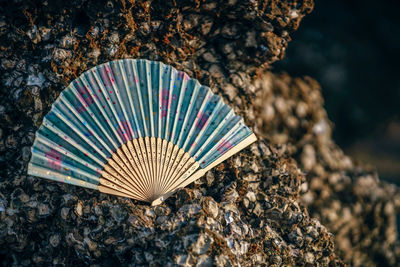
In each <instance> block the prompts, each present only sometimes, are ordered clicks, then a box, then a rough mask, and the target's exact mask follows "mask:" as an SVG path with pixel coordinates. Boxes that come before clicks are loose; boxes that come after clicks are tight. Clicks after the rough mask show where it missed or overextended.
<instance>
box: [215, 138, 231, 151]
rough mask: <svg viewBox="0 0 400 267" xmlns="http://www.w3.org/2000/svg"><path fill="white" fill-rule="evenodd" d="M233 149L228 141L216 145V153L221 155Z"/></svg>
mask: <svg viewBox="0 0 400 267" xmlns="http://www.w3.org/2000/svg"><path fill="white" fill-rule="evenodd" d="M232 147H233V144H232V143H231V142H229V141H225V140H222V142H221V143H220V144H219V145H218V147H217V151H218V152H220V153H221V154H224V153H225V152H226V151H228V150H230V149H231V148H232Z"/></svg>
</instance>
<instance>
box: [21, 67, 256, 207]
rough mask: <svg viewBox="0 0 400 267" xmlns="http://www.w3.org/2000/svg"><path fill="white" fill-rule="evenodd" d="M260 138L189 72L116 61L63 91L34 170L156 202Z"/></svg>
mask: <svg viewBox="0 0 400 267" xmlns="http://www.w3.org/2000/svg"><path fill="white" fill-rule="evenodd" d="M255 140H256V137H255V135H254V134H253V133H252V132H251V130H250V129H249V128H248V127H247V126H246V125H245V124H244V122H243V119H242V118H241V117H239V116H237V115H235V114H234V112H233V110H232V109H231V108H230V107H229V106H227V105H226V104H225V103H224V102H223V101H222V100H221V98H220V97H219V96H217V95H214V94H213V93H212V92H211V89H210V88H208V87H206V86H203V85H201V84H200V83H199V82H198V81H197V80H195V79H192V78H190V77H189V76H188V75H186V74H185V73H184V72H181V71H177V70H176V69H174V68H173V67H171V66H168V65H165V64H163V63H161V62H155V61H148V60H142V59H138V60H133V59H124V60H116V61H111V62H108V63H105V64H102V65H99V66H97V67H94V68H92V69H91V70H89V71H87V72H85V73H83V74H82V75H81V76H80V77H79V78H77V79H76V80H74V81H73V82H72V83H71V84H70V85H69V86H68V87H67V88H66V89H65V90H64V91H63V92H61V94H60V96H59V97H58V99H57V100H56V101H55V103H53V106H52V108H51V110H50V112H49V113H48V114H47V115H46V116H45V118H44V120H43V123H42V125H41V127H40V128H39V130H38V131H37V133H36V136H35V141H34V144H33V146H32V149H31V150H32V157H31V159H30V162H29V167H28V174H30V175H35V176H38V177H42V178H47V179H51V180H56V181H59V182H65V183H68V184H73V185H78V186H83V187H87V188H92V189H95V190H99V191H101V192H104V193H109V194H114V195H118V196H124V197H130V198H134V199H137V200H141V201H147V202H152V204H153V205H157V204H160V203H161V202H162V201H163V200H165V199H166V198H167V197H168V196H170V195H171V194H172V193H173V192H175V191H176V190H177V189H178V188H182V187H185V186H186V185H188V184H189V183H191V182H193V181H195V180H196V179H198V178H200V177H201V176H202V175H204V174H205V172H206V171H208V170H209V169H211V168H213V167H214V166H216V165H217V164H219V163H220V162H222V161H223V160H225V159H227V158H228V157H230V156H232V155H233V154H235V153H237V152H238V151H240V150H241V149H243V148H245V147H246V146H248V145H250V144H251V143H252V142H254V141H255Z"/></svg>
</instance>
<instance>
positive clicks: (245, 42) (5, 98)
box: [0, 0, 398, 266]
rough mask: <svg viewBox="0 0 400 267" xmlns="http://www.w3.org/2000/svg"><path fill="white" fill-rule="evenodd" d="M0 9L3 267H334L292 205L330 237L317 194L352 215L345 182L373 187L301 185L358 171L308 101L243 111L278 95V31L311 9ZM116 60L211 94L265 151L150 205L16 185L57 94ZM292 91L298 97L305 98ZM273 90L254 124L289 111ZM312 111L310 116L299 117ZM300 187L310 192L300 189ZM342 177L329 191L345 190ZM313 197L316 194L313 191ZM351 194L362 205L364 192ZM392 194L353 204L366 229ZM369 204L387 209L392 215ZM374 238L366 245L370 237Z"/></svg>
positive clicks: (328, 250)
mask: <svg viewBox="0 0 400 267" xmlns="http://www.w3.org/2000/svg"><path fill="white" fill-rule="evenodd" d="M0 8H1V12H0V14H1V15H0V48H1V49H0V59H1V62H0V63H1V64H0V68H1V71H2V76H1V92H0V126H1V128H0V129H1V130H0V170H1V172H0V218H1V220H0V255H1V258H3V260H4V262H6V264H7V263H10V264H11V263H15V264H21V265H32V264H34V263H36V264H39V263H42V264H58V263H60V264H69V265H70V264H81V263H87V264H93V263H100V264H105V265H107V264H111V263H112V262H115V263H118V262H120V263H131V264H134V265H148V264H149V263H154V264H157V263H158V264H159V265H165V264H169V265H174V264H179V265H183V266H184V265H187V266H191V265H199V266H210V265H215V264H216V265H225V266H229V265H234V266H235V265H238V264H239V263H240V264H241V265H245V266H246V265H250V264H262V263H264V264H266V265H269V266H274V265H275V266H279V265H282V264H287V265H290V264H298V265H306V264H317V263H319V264H320V265H328V264H333V265H334V264H341V261H340V259H338V258H337V257H336V255H335V248H334V243H333V242H334V237H333V236H332V235H331V234H330V232H329V231H328V230H327V229H326V228H325V227H324V226H323V225H321V223H320V221H319V220H318V219H312V217H310V216H309V214H308V211H307V209H306V208H304V206H303V205H302V204H301V202H300V201H302V202H303V203H305V204H306V205H307V206H309V208H310V209H311V211H312V212H313V216H316V217H319V218H320V219H321V220H323V221H324V222H325V223H327V224H329V225H332V227H334V225H335V224H334V221H335V218H333V219H332V220H330V221H328V220H326V218H325V217H326V215H325V214H324V213H323V211H324V210H325V209H326V210H328V211H330V210H332V207H330V206H329V205H333V202H329V201H328V203H324V202H323V201H324V200H325V199H324V198H323V196H327V195H329V196H333V197H335V196H336V199H341V197H338V196H337V195H335V194H339V193H340V192H342V193H346V194H347V195H346V197H349V198H350V199H349V200H348V207H349V208H353V206H352V203H356V202H357V201H356V200H353V197H352V196H353V194H354V192H353V191H354V189H352V188H353V187H351V186H352V185H353V184H352V181H353V180H351V178H353V177H361V178H362V179H361V178H360V179H358V180H359V181H360V184H362V185H364V188H368V182H370V183H376V184H379V182H378V181H377V180H376V179H372V180H371V179H369V178H363V177H364V176H365V175H364V176H363V175H361V174H363V173H365V172H364V171H363V170H362V169H360V171H359V172H355V174H352V176H351V177H350V182H348V184H344V186H342V187H341V188H342V190H346V191H340V190H341V189H340V186H339V188H338V189H335V187H330V184H329V183H328V181H329V180H332V178H331V179H327V178H324V177H325V176H322V175H320V173H318V172H317V174H315V175H313V176H310V175H309V177H308V179H306V178H305V176H304V175H303V174H302V173H303V171H307V172H309V173H310V170H311V169H313V168H316V167H315V165H318V164H319V165H322V167H319V169H318V168H317V170H319V171H321V172H323V171H324V172H325V173H326V177H330V176H329V174H330V173H335V172H336V173H342V172H341V171H340V170H341V169H343V168H345V169H346V170H348V172H351V171H354V170H357V168H355V167H353V165H352V163H351V161H350V160H348V159H347V158H346V157H344V156H343V155H342V154H341V153H340V150H338V149H337V148H335V146H334V144H332V143H331V141H330V139H329V135H324V133H326V131H328V132H329V131H330V128H329V122H328V121H327V119H326V115H325V114H324V111H323V109H322V106H321V105H320V104H321V102H319V101H321V99H320V96H319V95H318V94H319V93H318V92H317V93H314V94H316V96H315V98H316V99H314V100H312V98H310V99H308V98H307V99H305V100H304V101H305V103H303V104H300V107H298V108H296V110H297V109H298V111H296V112H297V113H298V114H297V113H296V115H293V116H292V117H290V116H289V117H287V118H286V116H284V115H281V116H280V117H276V116H275V115H273V116H272V117H271V118H272V119H271V121H273V123H272V124H267V123H265V122H267V121H265V122H264V121H261V120H258V118H259V115H257V114H258V112H260V109H259V108H258V106H257V105H254V104H257V103H255V102H256V101H255V99H262V97H264V96H267V94H268V86H270V85H265V84H264V83H265V82H267V83H268V82H269V83H272V81H273V80H274V81H277V82H278V83H280V84H281V86H282V87H285V86H286V87H287V88H289V87H288V86H291V81H290V79H289V78H286V80H285V79H283V78H281V77H275V76H270V77H272V78H270V79H269V80H268V79H265V77H264V76H262V73H263V70H264V69H265V68H267V67H268V66H269V64H270V63H272V62H274V61H276V60H277V59H279V58H281V57H282V56H283V54H284V50H285V47H286V45H287V42H288V41H289V40H290V37H289V33H290V32H292V31H293V30H295V29H296V28H297V27H298V25H299V22H300V20H301V19H302V17H303V16H304V15H305V14H307V13H308V12H310V11H311V9H312V2H311V1H307V0H305V1H265V2H263V1H249V2H243V3H242V2H239V1H228V2H227V3H224V4H220V3H219V2H217V1H215V2H212V1H207V2H202V1H182V2H179V3H177V4H176V5H175V4H173V2H171V4H169V2H166V1H152V4H150V2H146V1H138V2H137V3H136V4H135V5H134V6H133V5H132V4H131V3H129V2H127V1H121V2H117V3H115V2H113V1H108V2H106V1H105V2H101V1H100V2H98V1H96V2H94V1H93V2H88V1H70V2H65V3H64V2H61V1H59V2H58V1H44V2H43V3H40V2H36V1H35V2H30V3H27V2H22V3H20V2H18V1H15V2H12V3H7V4H3V5H2V6H1V7H0ZM124 57H134V58H136V57H142V58H148V59H152V60H162V61H164V62H165V63H169V64H172V65H174V66H175V67H177V68H178V69H181V70H184V71H186V72H187V73H188V74H189V75H191V76H193V77H196V78H198V79H199V80H200V81H201V82H202V83H204V84H206V85H210V86H212V88H213V90H214V91H215V92H217V93H218V94H220V95H221V96H222V97H223V98H224V99H225V100H226V102H228V103H230V105H231V106H232V107H234V109H235V111H237V112H238V113H239V114H241V115H243V116H244V118H245V120H246V122H247V123H248V125H250V126H253V128H254V129H255V131H256V132H257V134H258V135H259V136H260V137H261V136H262V135H263V131H262V129H264V128H265V127H270V129H268V131H269V134H268V135H267V136H265V137H267V138H268V139H269V141H270V142H271V143H272V144H273V145H270V144H269V143H266V142H265V141H263V140H260V141H259V142H258V143H256V144H254V145H253V146H251V147H250V148H248V149H246V150H245V151H243V152H242V153H240V154H238V155H236V156H234V157H233V158H231V159H230V160H228V161H226V162H225V163H223V164H221V165H220V166H219V167H217V168H216V169H214V170H213V171H211V172H209V173H208V174H207V175H206V176H205V177H203V178H202V179H200V180H199V181H197V182H196V183H195V184H194V185H191V186H190V187H189V188H186V189H184V190H182V191H180V192H179V193H178V194H176V195H175V196H173V197H171V198H170V199H168V200H167V201H166V203H164V204H162V205H161V206H158V207H149V206H147V205H142V204H141V203H137V202H135V201H131V200H127V199H122V198H116V197H113V196H107V195H103V194H99V193H98V192H94V191H90V190H85V189H82V188H77V187H73V186H68V185H62V184H58V183H54V182H49V181H46V180H41V179H37V178H34V177H31V176H27V175H26V165H27V162H28V161H29V157H30V151H29V148H30V145H31V144H32V142H33V139H34V132H35V130H36V128H37V127H38V126H40V123H41V120H42V118H43V116H44V115H45V114H46V112H47V111H48V110H49V109H50V106H51V103H52V102H53V101H54V100H55V99H56V98H57V96H58V95H59V93H60V92H61V90H62V89H63V88H64V87H65V85H67V84H68V83H69V82H70V81H71V80H72V79H74V78H75V77H76V76H77V75H79V74H80V73H82V71H84V70H86V69H88V68H90V67H92V66H94V65H97V64H99V63H102V62H105V61H108V60H111V59H116V58H124ZM260 75H261V76H260ZM262 77H264V78H262ZM261 78H262V79H261ZM255 80H257V81H258V84H257V82H256V83H253V81H255ZM260 83H261V84H262V85H260ZM303 83H304V84H305V85H304V86H303V87H304V88H305V89H304V90H307V88H311V89H314V87H312V86H309V85H307V81H306V82H304V81H303ZM285 84H286V85H285ZM260 86H263V88H264V89H263V90H260V88H261V87H260ZM311 89H309V90H311ZM270 91H271V90H270ZM281 91H284V90H276V92H273V93H271V94H272V95H276V97H280V100H278V99H277V100H276V101H275V103H274V104H273V105H276V106H273V107H270V108H266V110H264V111H265V112H263V114H264V115H262V116H271V113H273V114H277V113H279V112H281V113H282V114H284V112H285V110H291V109H289V108H288V106H289V105H291V104H290V103H296V104H297V101H298V99H296V98H299V99H301V98H300V96H301V95H300V94H299V95H292V93H291V92H286V94H285V93H282V92H281ZM286 91H287V90H286ZM311 91H315V90H311ZM309 97H312V94H310V95H309ZM309 101H311V102H309ZM313 101H315V105H316V106H315V110H307V108H308V106H310V104H311V103H313ZM263 108H264V107H263ZM304 109H305V110H304ZM321 112H322V113H323V114H322V115H316V114H320V113H321ZM314 113H315V114H314ZM265 114H269V115H265ZM302 114H303V115H302ZM304 114H306V115H304ZM310 114H314V115H310ZM302 116H303V117H302ZM312 116H315V118H320V119H321V118H322V119H321V120H315V119H314V117H312ZM318 116H320V117H318ZM323 116H325V117H323ZM299 118H300V119H299ZM268 125H270V126H268ZM310 127H311V128H310ZM310 129H312V130H310ZM310 131H311V132H310ZM313 131H314V132H315V133H316V134H314V135H313V134H312V133H313ZM318 133H321V134H318ZM307 134H311V135H307ZM305 136H307V137H305ZM324 136H325V137H324ZM275 138H277V139H275ZM313 138H315V140H312V139H313ZM310 139H311V140H310ZM320 139H322V141H318V140H320ZM323 140H325V141H323ZM324 142H325V143H324ZM276 143H283V144H284V145H276ZM306 144H309V146H306ZM318 144H319V145H320V147H321V148H318ZM303 150H304V151H305V152H304V153H305V154H306V155H307V156H304V162H303V161H302V160H301V158H302V156H301V155H302V153H303ZM321 151H322V152H321ZM313 153H314V154H313ZM331 153H332V154H331ZM309 155H314V156H309ZM292 157H294V158H295V159H296V160H294V159H293V158H292ZM339 159H340V160H339ZM296 161H297V163H296ZM337 162H339V163H337ZM335 164H336V165H335ZM298 166H300V167H301V168H303V171H302V170H301V169H299V168H298ZM334 166H336V168H338V169H337V171H335V169H333V167H334ZM343 166H344V167H343ZM306 168H307V169H306ZM321 169H322V170H321ZM348 172H347V173H348ZM353 173H354V172H353ZM358 174H360V175H359V176H357V175H358ZM311 177H316V181H319V184H318V183H317V185H313V183H312V181H313V180H310V178H311ZM321 177H322V178H321ZM341 177H342V176H339V178H337V179H336V181H339V182H337V184H339V185H342V184H343V183H344V182H340V181H342V180H343V181H349V179H346V178H344V179H342V178H341ZM354 179H356V178H354ZM310 181H311V182H310ZM334 181H335V180H334ZM371 181H372V182H371ZM363 182H364V183H363ZM333 184H334V183H333ZM318 185H319V186H321V187H323V188H324V190H325V191H326V190H327V191H328V193H324V194H322V193H321V192H323V190H322V189H321V190H319V191H318V189H315V188H318V187H317V186H318ZM346 186H347V187H346ZM307 188H310V189H311V190H310V191H309V192H308V190H307ZM343 188H344V189H343ZM356 188H359V187H356ZM360 188H361V187H360ZM314 189H315V190H314ZM382 190H384V189H382ZM385 190H386V189H385ZM386 191H387V190H386ZM386 191H383V192H386ZM307 192H308V193H307ZM348 192H350V193H351V194H348ZM372 193H373V192H372ZM359 194H360V195H359V198H362V199H363V200H364V199H366V198H365V197H364V196H366V197H368V196H369V195H368V194H371V192H369V193H368V192H367V191H365V190H364V191H363V190H361V191H360V192H359ZM394 195H395V191H392V195H388V194H387V193H383V194H380V195H379V196H378V197H375V198H373V199H372V198H371V199H372V200H371V203H373V204H368V203H367V202H365V203H367V204H368V205H367V204H365V205H366V206H368V207H370V208H369V211H370V212H371V213H372V214H374V212H377V213H376V214H378V215H377V216H376V218H377V221H379V223H380V224H379V225H383V223H387V221H386V219H385V217H379V216H380V215H385V214H387V215H386V218H387V219H389V220H392V221H391V223H392V224H391V225H392V226H393V225H394V223H395V221H393V216H394V215H393V214H394V211H393V210H394V209H395V208H396V207H397V206H398V205H397V204H396V203H394V200H393V198H392V200H391V202H390V201H389V200H388V199H389V198H390V197H391V196H394ZM307 197H308V201H307ZM354 199H357V197H354ZM351 201H354V202H351ZM365 201H366V200H365ZM373 201H375V202H373ZM379 203H385V204H386V203H392V204H393V205H392V207H393V210H390V205H389V207H388V208H384V207H386V205H383V204H381V205H380V206H379V205H378V204H379ZM327 206H328V207H327ZM378 206H379V207H380V208H378V210H377V211H375V210H376V209H375V207H378ZM339 210H340V211H341V209H339ZM336 211H337V210H334V211H331V212H330V214H336V215H338V214H340V213H335V212H336ZM367 211H368V209H366V210H362V211H360V212H362V213H364V212H367ZM345 212H348V211H345ZM359 214H360V213H359ZM333 216H334V215H333ZM340 216H342V215H340ZM371 216H372V215H371ZM342 218H343V216H342ZM357 218H358V220H359V221H356V223H361V222H363V221H362V220H363V219H362V217H361V214H360V215H359V216H358V217H357ZM374 218H375V217H374ZM374 218H372V219H374ZM336 220H337V219H336ZM344 225H350V224H349V223H347V222H344ZM373 227H374V226H371V228H373ZM335 229H337V228H333V230H334V231H335V232H338V233H339V230H335ZM347 229H348V228H347ZM368 229H369V228H365V229H361V231H363V232H362V233H364V232H365V233H367V231H368ZM329 230H330V229H329ZM347 231H349V230H347ZM342 233H343V235H344V236H345V238H352V239H351V242H353V241H354V243H353V244H351V245H352V246H356V247H360V249H359V250H354V251H361V248H370V247H371V246H369V245H368V244H367V241H365V242H364V243H365V244H364V247H361V246H362V245H361V243H357V240H360V239H357V238H362V237H363V236H364V235H361V234H359V233H355V237H349V235H346V234H347V233H348V232H346V231H344V232H343V231H342ZM352 233H354V232H353V231H352ZM352 233H351V234H352ZM389 233H390V232H389ZM345 238H344V239H342V240H346V239H345ZM373 238H375V239H371V238H370V239H369V240H370V241H372V240H374V241H375V240H378V241H379V240H380V239H379V238H382V235H378V234H376V235H375V236H373ZM336 241H337V242H338V239H337V240H336ZM374 241H372V242H374ZM394 242H395V241H393V240H392V241H389V243H387V244H389V247H381V250H382V252H385V253H386V254H384V253H383V254H379V255H383V256H382V257H383V258H385V259H387V261H388V262H391V261H392V260H393V259H394V258H393V257H395V256H394V255H398V253H397V252H396V251H395V249H394V248H395V245H394ZM338 244H339V243H338ZM347 244H348V243H347ZM345 245H346V243H345ZM339 247H340V249H343V248H342V247H341V245H339ZM385 248H387V249H386V250H385ZM340 251H342V250H340ZM371 251H372V250H371ZM354 253H355V252H354ZM387 253H392V256H391V255H388V254H387ZM396 253H397V254H396ZM343 255H344V254H343ZM344 256H345V257H346V259H347V260H349V258H347V256H346V255H344ZM370 256H372V254H371V255H370ZM360 258H361V259H362V260H364V262H367V260H368V259H370V258H368V255H367V254H362V257H360ZM370 260H371V261H372V260H373V259H370ZM371 261H370V262H371ZM370 262H367V263H370Z"/></svg>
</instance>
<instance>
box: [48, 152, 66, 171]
mask: <svg viewBox="0 0 400 267" xmlns="http://www.w3.org/2000/svg"><path fill="white" fill-rule="evenodd" d="M45 157H46V158H47V164H49V167H50V168H51V169H54V170H56V171H59V170H60V169H61V162H62V161H61V157H62V154H61V153H60V152H58V151H57V150H55V149H54V148H51V149H50V150H49V151H47V152H46V153H45Z"/></svg>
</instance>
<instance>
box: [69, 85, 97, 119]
mask: <svg viewBox="0 0 400 267" xmlns="http://www.w3.org/2000/svg"><path fill="white" fill-rule="evenodd" d="M75 88H76V91H77V93H78V98H77V99H75V103H74V106H75V110H76V111H77V112H78V113H79V114H80V113H82V112H85V111H86V109H87V108H88V107H89V106H91V105H93V103H94V101H95V99H94V98H93V96H92V95H90V93H89V91H88V90H87V89H86V88H85V87H84V86H81V85H76V87H75ZM95 98H97V96H96V95H95Z"/></svg>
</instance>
